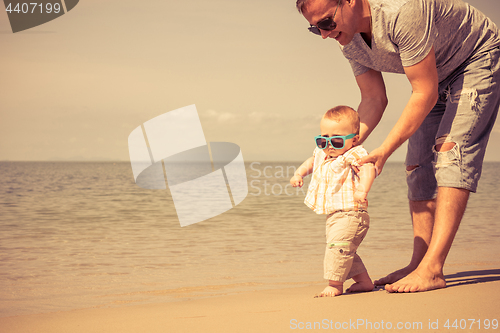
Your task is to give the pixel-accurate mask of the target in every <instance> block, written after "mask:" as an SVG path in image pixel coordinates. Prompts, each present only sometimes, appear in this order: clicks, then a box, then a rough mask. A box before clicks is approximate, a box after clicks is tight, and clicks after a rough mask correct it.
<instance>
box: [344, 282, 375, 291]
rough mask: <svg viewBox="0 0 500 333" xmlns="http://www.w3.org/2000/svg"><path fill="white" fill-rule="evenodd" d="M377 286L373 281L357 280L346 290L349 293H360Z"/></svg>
mask: <svg viewBox="0 0 500 333" xmlns="http://www.w3.org/2000/svg"><path fill="white" fill-rule="evenodd" d="M374 287H375V286H374V285H373V283H372V282H371V281H363V282H356V283H354V284H352V285H351V286H350V287H349V289H347V290H346V292H348V293H360V292H365V291H372V290H373V288H374Z"/></svg>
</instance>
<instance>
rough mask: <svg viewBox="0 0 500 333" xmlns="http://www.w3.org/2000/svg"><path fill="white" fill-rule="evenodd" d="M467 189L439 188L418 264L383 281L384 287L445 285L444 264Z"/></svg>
mask: <svg viewBox="0 0 500 333" xmlns="http://www.w3.org/2000/svg"><path fill="white" fill-rule="evenodd" d="M469 193H470V192H469V191H468V190H465V189H459V188H451V187H440V188H439V189H438V196H437V201H436V213H435V222H434V228H433V230H432V238H431V242H430V244H429V248H428V249H427V252H426V253H425V256H424V257H423V259H422V261H421V262H420V264H419V265H418V267H417V268H416V269H415V270H414V271H413V272H411V273H410V274H408V275H407V276H406V277H405V278H403V279H401V280H399V281H397V282H395V283H393V284H390V285H386V287H385V289H386V290H387V291H389V292H415V291H428V290H433V289H439V288H444V287H446V281H445V279H444V274H443V266H444V262H445V260H446V256H447V255H448V252H449V251H450V248H451V245H452V243H453V240H454V239H455V235H456V233H457V231H458V227H459V225H460V221H461V220H462V216H463V214H464V212H465V207H466V206H467V201H468V199H469Z"/></svg>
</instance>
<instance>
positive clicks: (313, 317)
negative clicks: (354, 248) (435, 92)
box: [0, 269, 500, 333]
mask: <svg viewBox="0 0 500 333" xmlns="http://www.w3.org/2000/svg"><path fill="white" fill-rule="evenodd" d="M447 280H448V287H447V288H445V289H441V290H435V291H430V292H424V293H412V294H390V293H387V292H386V291H385V290H383V289H380V288H379V289H378V290H375V291H372V292H369V293H359V294H344V295H341V296H338V297H334V298H313V296H312V295H314V294H315V293H317V292H318V290H321V289H322V288H323V285H322V284H317V285H306V286H294V287H291V288H283V289H274V290H260V291H253V292H242V293H237V294H232V295H225V296H216V297H209V298H201V299H192V300H184V301H180V302H169V303H163V304H162V303H158V304H147V305H137V306H133V305H132V306H128V305H123V306H119V307H113V308H91V309H80V310H73V311H66V312H65V311H62V312H55V313H47V314H38V315H26V316H14V317H6V318H0V332H2V333H3V332H6V333H7V332H9V333H18V332H19V333H31V332H33V333H35V332H40V333H42V332H43V333H47V332H51V333H58V332H61V333H62V332H72V333H79V332H82V333H83V332H85V333H86V332H106V333H114V332H117V333H118V332H120V333H127V332H130V333H135V332H150V333H154V332H292V331H360V332H363V331H365V332H386V331H387V332H395V331H397V332H417V331H422V332H448V331H451V332H454V331H459V332H485V331H486V332H488V331H497V330H498V320H499V319H500V316H499V314H500V313H499V310H498V309H499V306H500V301H499V298H498V295H499V292H500V269H480V270H475V271H472V270H471V271H462V272H456V273H453V274H449V275H447ZM495 327H496V329H494V328H495Z"/></svg>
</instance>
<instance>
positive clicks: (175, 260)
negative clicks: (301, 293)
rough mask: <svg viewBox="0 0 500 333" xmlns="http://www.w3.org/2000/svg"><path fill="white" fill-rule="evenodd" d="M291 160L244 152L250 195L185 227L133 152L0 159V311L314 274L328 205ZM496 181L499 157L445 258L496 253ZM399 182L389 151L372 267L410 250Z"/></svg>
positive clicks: (374, 219)
mask: <svg viewBox="0 0 500 333" xmlns="http://www.w3.org/2000/svg"><path fill="white" fill-rule="evenodd" d="M299 165H300V163H292V162H251V163H246V165H245V166H246V171H247V178H248V189H249V193H248V196H247V198H246V199H245V200H244V201H243V202H242V203H241V204H239V205H238V206H236V207H235V208H233V209H232V210H230V211H228V212H226V213H223V214H221V215H219V216H216V217H213V218H211V219H209V220H206V221H203V222H200V223H197V224H194V225H190V226H187V227H182V228H181V227H180V225H179V221H178V219H177V215H176V212H175V207H174V204H173V201H172V197H171V195H170V192H169V191H168V189H167V190H144V189H141V188H140V187H138V186H137V185H136V184H135V183H134V179H133V176H132V171H131V167H130V164H129V163H126V162H117V163H112V162H88V163H83V162H82V163H80V162H0V316H12V315H20V314H29V313H43V312H51V311H63V310H70V309H77V308H88V307H107V306H116V305H123V304H141V303H151V302H169V301H176V300H183V299H189V298H196V297H209V296H212V295H221V294H227V293H235V292H241V291H246V290H256V289H266V288H279V287H290V286H296V285H297V286H300V285H306V284H311V283H317V282H322V281H323V279H322V276H323V254H324V249H325V240H324V227H325V226H324V222H325V216H324V215H317V214H315V213H314V212H313V211H312V210H310V209H309V208H307V207H306V206H305V205H304V204H303V200H304V196H305V192H306V189H307V183H308V179H307V178H306V184H305V185H304V187H303V188H302V189H300V188H293V187H291V186H290V185H289V179H290V177H291V176H292V175H293V172H294V171H295V168H296V167H298V166H299ZM499 187H500V163H493V162H490V163H485V165H484V169H483V176H482V179H481V181H480V186H479V190H478V193H476V194H473V195H471V199H470V200H469V204H468V208H467V212H466V214H465V217H464V220H463V222H462V224H461V226H460V230H459V232H458V234H457V237H456V239H455V242H454V245H453V247H452V250H451V252H450V255H449V257H448V260H447V262H446V263H447V265H446V267H445V268H446V269H448V270H453V271H456V270H457V269H458V270H460V268H461V267H472V266H473V265H476V266H475V267H477V265H479V266H481V265H483V266H484V267H486V266H488V265H490V266H491V265H493V266H494V265H496V264H497V263H498V259H497V257H498V255H499V254H500V246H499V245H498V244H500V242H499V237H500V231H499V229H500V228H499V227H498V205H499V202H500V193H499V191H498V189H499ZM406 191H407V189H406V183H405V169H404V165H403V164H402V163H388V164H387V165H386V166H385V168H384V169H383V172H382V174H381V176H380V177H378V178H377V179H376V181H375V183H374V185H373V187H372V190H371V192H370V194H369V197H368V199H369V212H370V215H371V225H370V231H369V233H368V235H367V237H366V239H365V240H364V241H363V243H362V245H361V247H360V248H359V250H358V253H359V254H360V256H361V257H362V258H363V260H364V262H365V264H366V266H367V268H368V270H369V273H370V275H371V276H372V278H378V277H381V276H383V275H384V274H387V273H389V272H390V271H392V270H394V269H397V268H400V267H402V266H403V265H405V264H407V262H408V260H409V258H410V256H411V251H412V242H413V240H412V237H413V236H412V227H411V219H410V217H409V209H408V201H407V198H406ZM193 209H196V202H193ZM471 265H472V266H471ZM445 273H446V272H445Z"/></svg>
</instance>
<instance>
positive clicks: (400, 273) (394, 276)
mask: <svg viewBox="0 0 500 333" xmlns="http://www.w3.org/2000/svg"><path fill="white" fill-rule="evenodd" d="M413 270H414V268H411V267H410V266H406V267H405V268H401V269H398V270H397V271H394V272H392V273H391V274H389V275H387V276H385V277H383V278H381V279H378V280H375V281H373V283H374V284H375V285H376V286H383V285H386V284H390V283H394V282H396V281H399V280H401V279H402V278H404V277H405V276H407V275H408V274H410V273H411V272H413Z"/></svg>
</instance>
